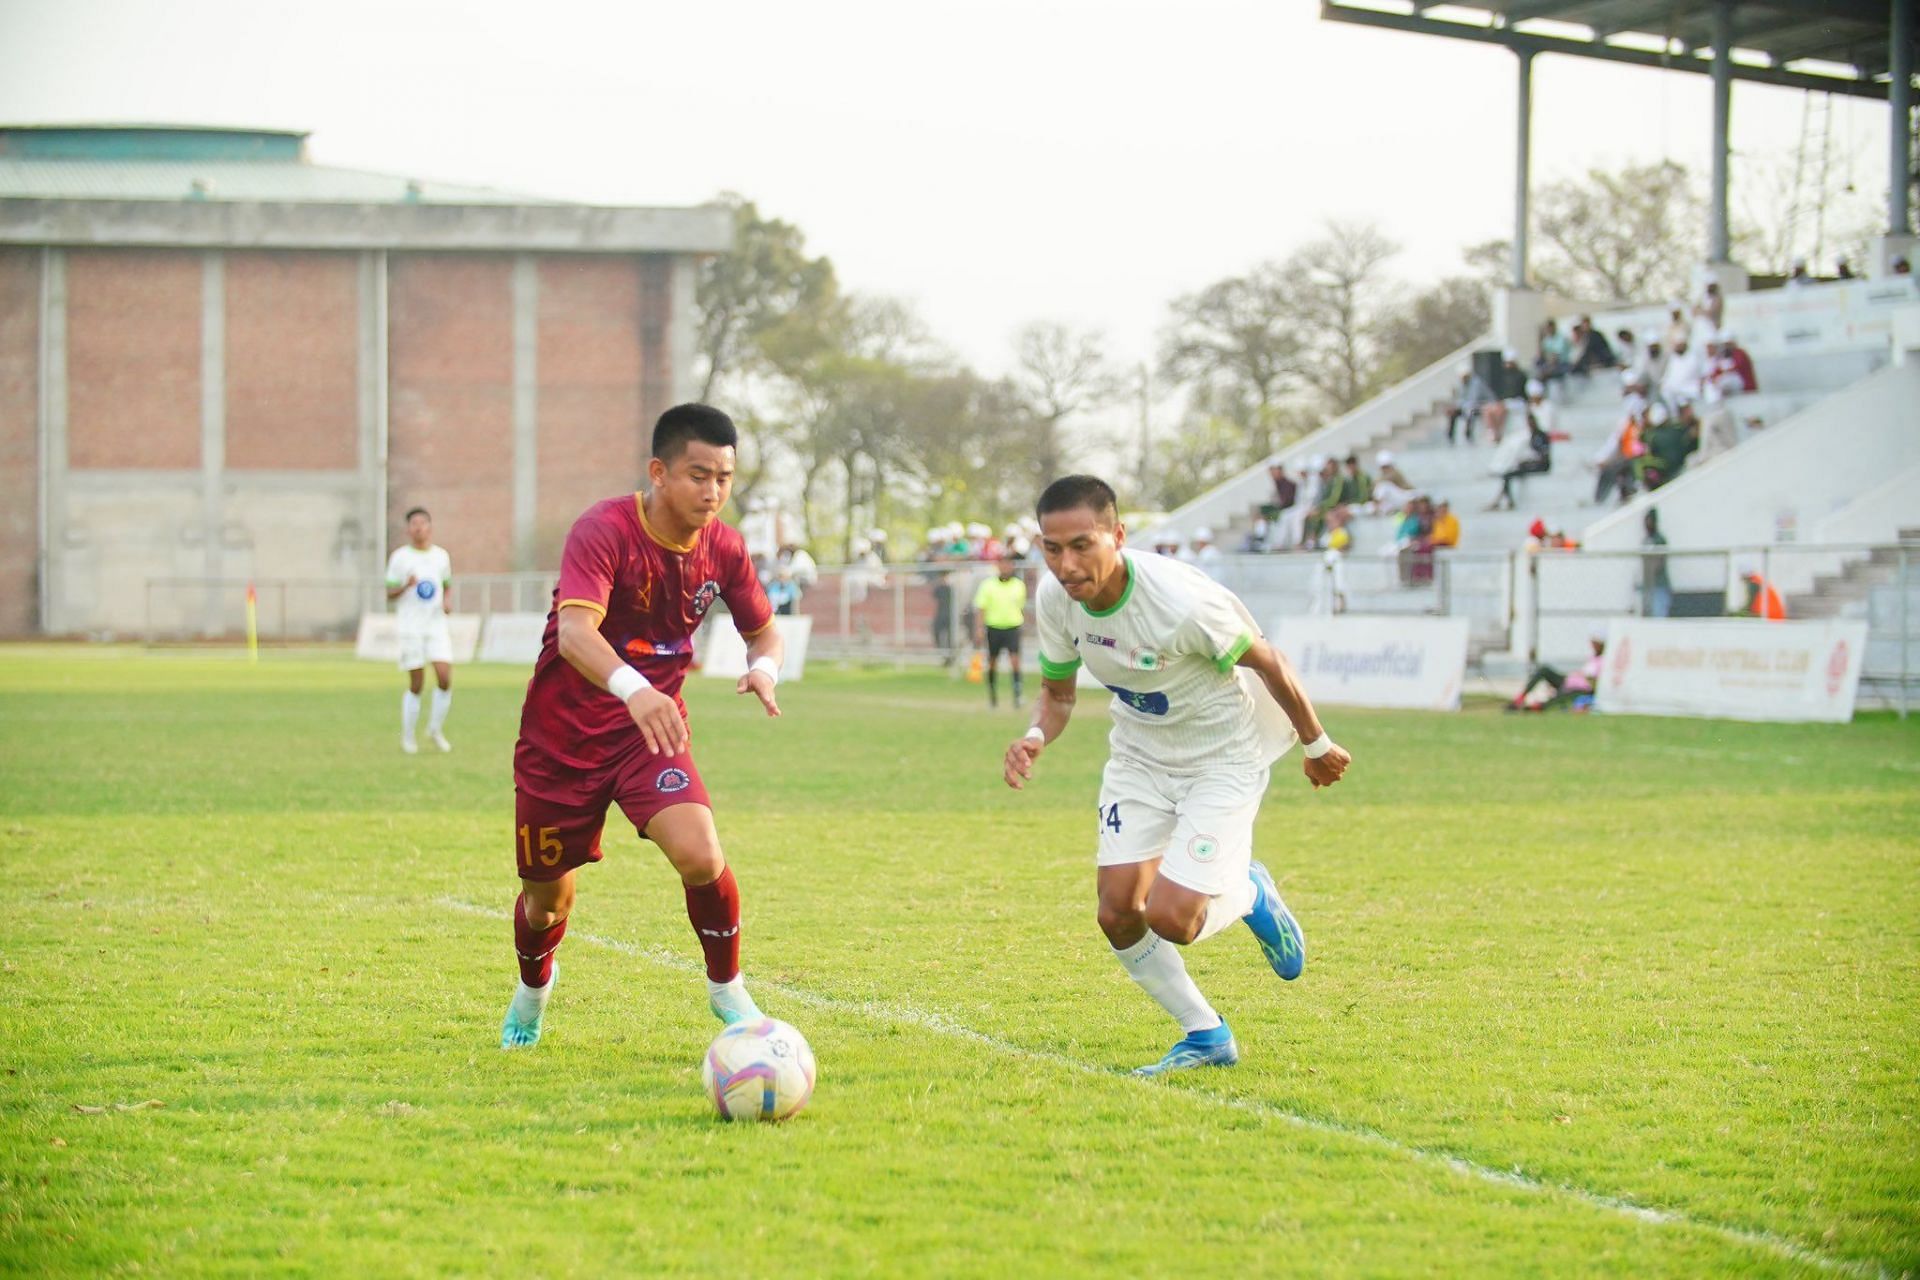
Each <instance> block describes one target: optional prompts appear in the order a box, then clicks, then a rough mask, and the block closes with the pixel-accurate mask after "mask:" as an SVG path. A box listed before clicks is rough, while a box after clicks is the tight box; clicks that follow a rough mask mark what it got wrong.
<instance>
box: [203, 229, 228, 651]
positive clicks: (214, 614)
mask: <svg viewBox="0 0 1920 1280" xmlns="http://www.w3.org/2000/svg"><path fill="white" fill-rule="evenodd" d="M226 470H227V259H226V255H225V254H223V253H221V252H220V251H219V250H217V249H216V250H212V251H209V252H207V253H205V254H202V255H201V258H200V525H201V529H202V533H201V539H202V545H201V549H200V550H201V555H202V556H203V560H202V566H203V567H202V569H201V572H202V573H204V574H205V575H206V577H207V580H208V581H207V598H206V604H205V612H204V613H203V614H202V616H201V631H202V632H203V633H204V634H206V635H208V636H218V635H221V634H222V633H224V632H225V631H226V620H225V618H224V616H223V614H224V610H223V608H222V605H223V603H224V600H225V597H226V596H227V595H229V594H230V589H229V588H226V587H223V586H221V585H220V583H219V581H218V579H219V578H220V577H221V576H222V575H223V574H224V573H225V572H226V527H227V518H226V506H227V503H226Z"/></svg>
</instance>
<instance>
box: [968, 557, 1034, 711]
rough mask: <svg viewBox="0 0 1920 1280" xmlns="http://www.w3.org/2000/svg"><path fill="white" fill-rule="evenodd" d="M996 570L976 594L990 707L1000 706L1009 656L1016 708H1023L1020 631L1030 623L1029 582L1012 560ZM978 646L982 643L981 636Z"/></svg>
mask: <svg viewBox="0 0 1920 1280" xmlns="http://www.w3.org/2000/svg"><path fill="white" fill-rule="evenodd" d="M995 567H996V568H997V569H998V570H999V573H998V575H997V576H995V577H992V578H988V579H986V580H985V581H984V582H982V583H981V584H980V586H979V587H978V588H977V589H976V590H975V591H974V593H973V612H974V616H975V617H976V618H978V619H979V623H978V625H979V628H980V630H981V631H983V632H984V633H985V644H986V650H987V705H988V706H991V707H997V706H999V705H1000V655H1001V654H1003V653H1004V654H1006V655H1007V668H1008V670H1009V671H1011V672H1012V673H1013V705H1014V706H1016V707H1017V706H1019V705H1020V693H1021V689H1020V628H1021V627H1022V626H1023V625H1024V624H1025V623H1026V620H1027V583H1026V579H1024V578H1022V577H1021V576H1020V574H1019V572H1018V571H1017V570H1016V569H1015V568H1014V563H1013V561H1012V559H1011V558H1009V557H1007V556H1004V555H1003V556H1001V557H1000V559H999V561H998V563H997V564H996V565H995ZM974 643H975V644H979V643H981V637H980V636H979V635H975V636H974Z"/></svg>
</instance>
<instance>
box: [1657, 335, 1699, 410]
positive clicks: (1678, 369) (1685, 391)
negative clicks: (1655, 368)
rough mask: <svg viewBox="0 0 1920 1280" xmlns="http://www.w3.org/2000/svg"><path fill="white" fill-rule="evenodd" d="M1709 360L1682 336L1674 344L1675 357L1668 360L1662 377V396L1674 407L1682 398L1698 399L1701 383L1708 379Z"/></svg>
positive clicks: (1670, 406)
mask: <svg viewBox="0 0 1920 1280" xmlns="http://www.w3.org/2000/svg"><path fill="white" fill-rule="evenodd" d="M1706 377H1707V362H1706V360H1705V358H1704V357H1703V356H1702V355H1701V354H1700V352H1699V351H1697V350H1695V349H1694V348H1693V346H1692V345H1691V344H1690V343H1689V342H1688V341H1687V340H1686V339H1685V338H1682V339H1681V340H1680V341H1679V342H1677V343H1675V344H1674V348H1673V358H1672V359H1671V360H1669V361H1667V369H1666V372H1665V373H1664V374H1663V375H1662V376H1661V378H1660V398H1661V399H1662V400H1665V401H1666V402H1667V406H1668V407H1669V408H1672V407H1673V406H1674V405H1676V404H1678V403H1679V402H1680V401H1681V400H1682V399H1686V400H1698V399H1699V398H1700V384H1701V383H1702V382H1704V381H1706Z"/></svg>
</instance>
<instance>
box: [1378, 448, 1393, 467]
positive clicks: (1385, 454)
mask: <svg viewBox="0 0 1920 1280" xmlns="http://www.w3.org/2000/svg"><path fill="white" fill-rule="evenodd" d="M1373 465H1374V466H1376V467H1390V466H1392V465H1393V450H1391V449H1382V450H1381V451H1380V452H1378V453H1376V454H1374V455H1373Z"/></svg>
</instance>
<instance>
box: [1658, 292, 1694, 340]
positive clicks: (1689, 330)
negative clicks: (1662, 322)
mask: <svg viewBox="0 0 1920 1280" xmlns="http://www.w3.org/2000/svg"><path fill="white" fill-rule="evenodd" d="M1692 336H1693V322H1692V321H1691V320H1689V319H1687V310H1686V308H1685V307H1683V306H1681V305H1680V304H1679V303H1677V302H1676V303H1674V304H1673V307H1672V309H1671V310H1669V311H1668V312H1667V331H1666V333H1665V334H1664V335H1663V336H1662V341H1663V342H1665V343H1666V347H1667V350H1669V351H1674V350H1677V349H1678V348H1679V346H1680V344H1681V343H1683V342H1685V341H1686V340H1687V339H1689V338H1691V337H1692Z"/></svg>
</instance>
